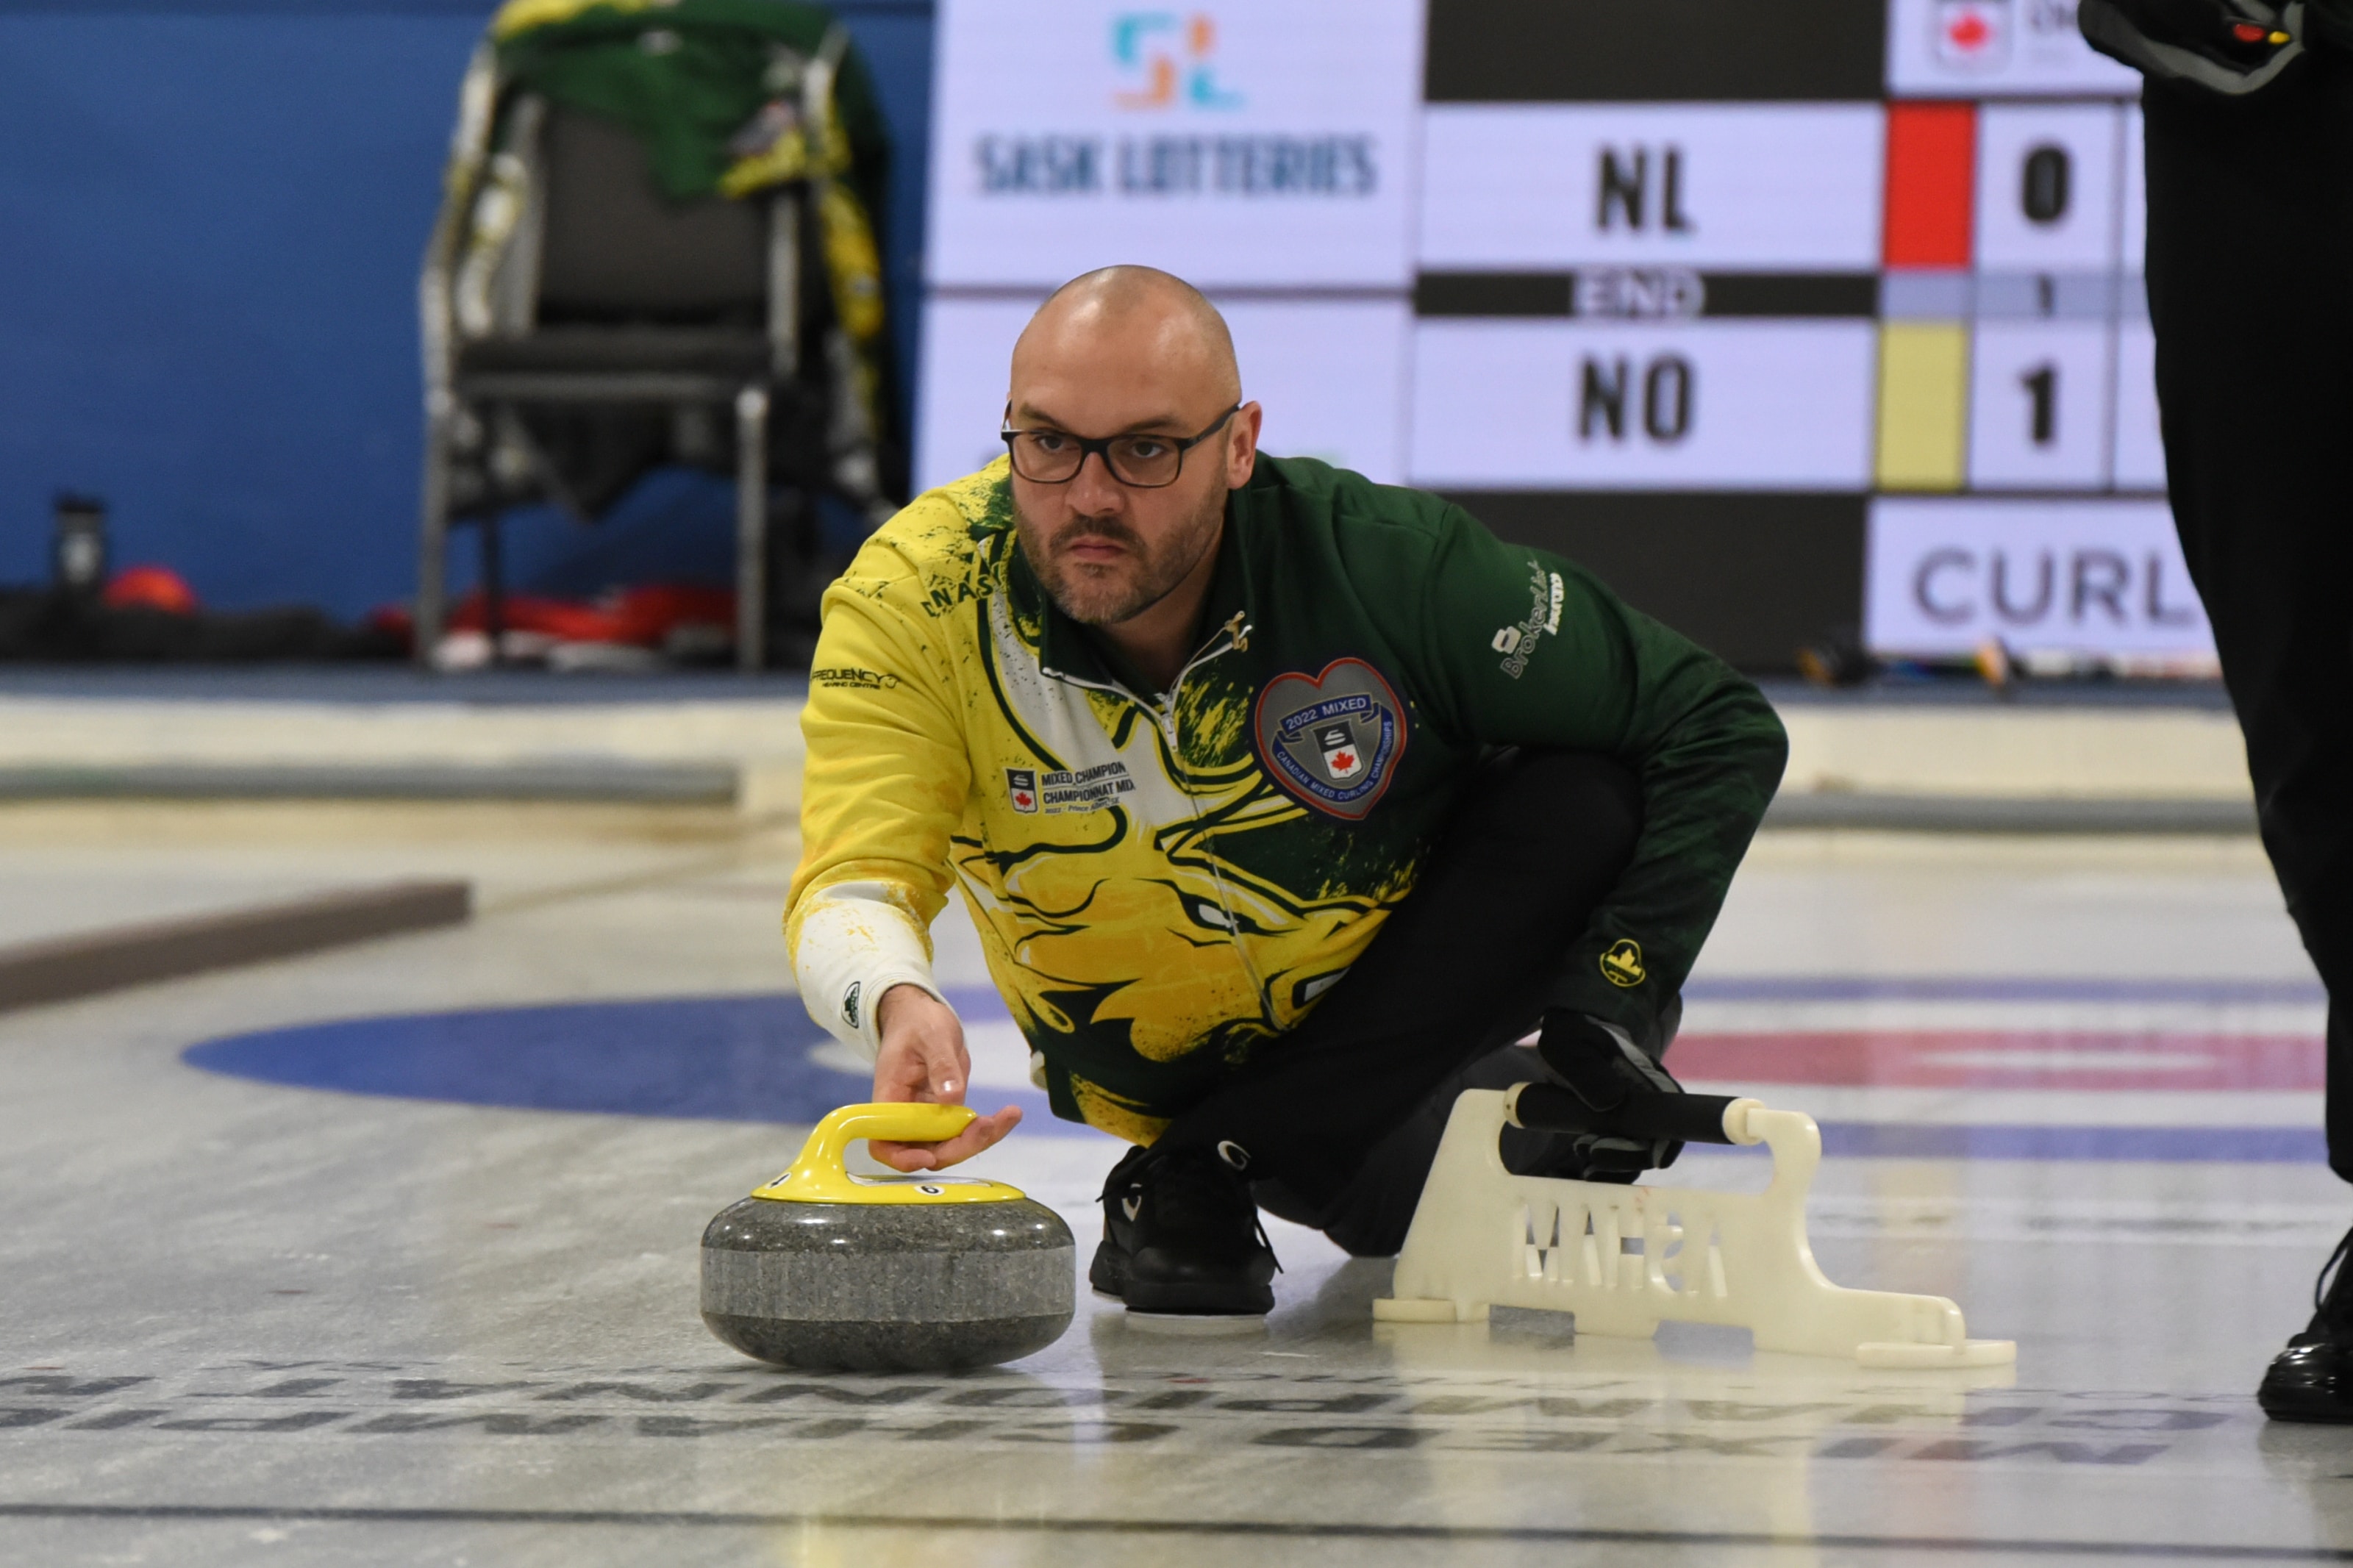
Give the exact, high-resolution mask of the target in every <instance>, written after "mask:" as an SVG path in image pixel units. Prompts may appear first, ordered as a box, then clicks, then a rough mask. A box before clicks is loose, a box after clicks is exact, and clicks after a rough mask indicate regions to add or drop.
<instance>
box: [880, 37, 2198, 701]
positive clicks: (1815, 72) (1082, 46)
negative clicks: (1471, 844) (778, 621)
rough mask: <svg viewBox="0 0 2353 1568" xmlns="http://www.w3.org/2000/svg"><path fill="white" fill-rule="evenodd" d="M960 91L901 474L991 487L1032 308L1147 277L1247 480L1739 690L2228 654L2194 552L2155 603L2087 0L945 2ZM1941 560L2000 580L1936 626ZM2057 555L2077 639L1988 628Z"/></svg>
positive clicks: (2117, 164)
mask: <svg viewBox="0 0 2353 1568" xmlns="http://www.w3.org/2000/svg"><path fill="white" fill-rule="evenodd" d="M939 60H940V68H939V71H938V76H937V101H936V104H935V114H934V137H935V143H934V148H933V157H932V190H931V216H930V224H931V228H930V235H929V239H928V251H927V254H928V258H929V260H928V270H927V281H928V289H929V295H928V300H927V306H926V312H925V321H924V340H923V378H922V392H921V406H920V409H919V414H918V419H919V424H918V443H919V446H918V472H919V477H920V478H921V479H923V480H924V481H925V482H936V481H938V480H940V479H946V478H950V477H953V476H955V475H956V474H960V473H964V472H967V471H969V470H970V469H972V468H975V467H977V466H978V465H979V464H981V463H982V462H984V461H987V459H988V458H992V457H993V456H995V455H996V453H997V450H998V447H997V442H996V439H995V432H996V429H997V418H998V415H999V411H1000V410H1001V408H1002V406H1003V403H1004V395H1005V368H1006V361H1007V357H1008V353H1009V352H1010V349H1011V345H1012V342H1013V338H1014V336H1015V334H1016V333H1018V331H1019V329H1020V326H1021V324H1022V322H1023V321H1026V320H1027V319H1028V316H1029V311H1030V310H1033V309H1034V308H1035V307H1036V304H1037V302H1038V301H1039V300H1041V299H1042V298H1043V297H1044V296H1045V294H1046V292H1047V291H1048V290H1049V289H1051V288H1052V287H1053V286H1054V285H1056V284H1058V283H1060V282H1061V281H1062V280H1063V279H1067V278H1069V277H1071V276H1073V275H1074V274H1076V273H1078V272H1081V271H1083V270H1085V269H1087V268H1091V267H1095V266H1100V265H1103V264H1105V263H1108V262H1113V261H1144V262H1148V263H1151V264H1153V265H1155V266H1160V267H1165V268H1167V269H1169V270H1170V271H1173V272H1176V273H1178V274H1180V275H1182V276H1185V277H1187V278H1189V279H1193V280H1194V281H1196V282H1198V283H1199V284H1200V285H1201V286H1202V287H1203V288H1205V289H1207V290H1208V292H1209V293H1210V294H1211V295H1212V296H1213V297H1214V298H1215V299H1217V300H1218V302H1219V305H1220V307H1221V308H1223V309H1224V310H1226V312H1227V314H1228V317H1229V320H1230V321H1231V322H1232V324H1233V327H1234V332H1235V338H1236V342H1237V347H1238V349H1239V351H1240V354H1241V359H1242V368H1243V376H1244V383H1245V390H1246V391H1247V392H1248V393H1249V394H1250V395H1251V396H1253V397H1256V398H1258V399H1259V400H1260V401H1261V402H1262V403H1263V404H1264V405H1266V408H1267V429H1266V442H1267V445H1268V447H1269V448H1270V449H1271V450H1274V451H1279V452H1292V453H1303V454H1307V455H1312V456H1316V457H1323V458H1329V459H1331V460H1333V461H1335V462H1340V463H1344V464H1345V465H1346V466H1349V467H1352V468H1358V469H1361V470H1363V471H1364V472H1366V473H1367V474H1370V475H1372V476H1373V477H1375V478H1377V479H1386V480H1396V481H1401V482H1406V483H1412V484H1418V485H1422V486H1426V487H1429V488H1431V489H1440V490H1442V491H1445V492H1446V493H1448V494H1450V495H1453V496H1456V497H1457V498H1458V499H1460V500H1462V501H1463V502H1464V504H1466V505H1467V506H1469V507H1470V508H1471V509H1472V510H1473V511H1474V512H1475V513H1477V514H1478V515H1479V516H1480V517H1482V519H1484V520H1485V521H1487V522H1488V523H1489V524H1490V525H1491V526H1493V527H1494V528H1496V529H1497V531H1499V532H1502V533H1504V534H1505V535H1506V536H1507V537H1512V538H1516V539H1521V540H1523V541H1525V542H1530V543H1537V544H1543V545H1546V546H1549V547H1552V548H1556V549H1560V550H1562V551H1564V552H1567V553H1568V554H1570V555H1572V556H1575V557H1577V558H1578V559H1580V560H1583V561H1584V562H1586V563H1588V564H1589V565H1591V566H1593V567H1594V568H1595V569H1596V570H1597V571H1599V573H1600V574H1602V575H1603V576H1604V577H1605V578H1606V579H1608V580H1609V581H1610V582H1611V583H1612V584H1615V585H1616V586H1618V587H1619V588H1620V591H1621V592H1623V593H1625V594H1626V595H1627V596H1628V597H1629V598H1630V599H1632V600H1633V601H1634V602H1635V603H1636V604H1638V605H1641V606H1642V607H1644V608H1646V609H1650V610H1651V611H1652V612H1653V613H1655V614H1658V615H1661V616H1663V617H1664V618H1666V619H1668V620H1669V621H1671V622H1673V623H1674V624H1676V625H1679V626H1683V627H1684V628H1685V629H1686V630H1688V631H1690V632H1692V633H1693V634H1694V636H1697V637H1700V638H1701V639H1702V640H1703V641H1705V642H1708V643H1709V644H1710V645H1711V646H1713V647H1716V648H1717V650H1718V651H1720V652H1722V653H1724V654H1725V655H1726V656H1727V657H1730V658H1734V659H1736V661H1738V662H1741V663H1743V664H1746V665H1748V666H1750V667H1752V668H1774V667H1786V666H1787V665H1788V662H1789V659H1790V656H1791V655H1792V653H1793V652H1794V650H1795V649H1796V648H1797V647H1799V646H1800V645H1801V644H1803V643H1806V642H1809V641H1811V640H1814V639H1816V638H1818V637H1821V636H1823V635H1825V634H1827V633H1830V632H1832V631H1835V630H1837V629H1839V628H1841V627H1855V626H1860V627H1862V629H1863V630H1864V631H1865V633H1866V635H1867V636H1868V637H1870V639H1871V640H1872V641H1873V643H1874V645H1875V646H1878V647H1882V648H1883V649H1885V650H1888V651H1903V652H1923V653H1934V652H1944V651H1948V650H1949V649H1951V648H1953V647H1956V646H1960V645H1959V644H1958V643H1957V639H1958V638H1961V637H1964V636H1972V637H1978V639H1979V640H1982V638H1983V637H2001V638H2002V639H2003V640H2005V641H2007V642H2009V643H2010V646H2012V647H2014V648H2016V649H2018V650H2019V651H2021V652H2027V651H2037V650H2039V649H2041V648H2042V647H2051V648H2053V649H2057V648H2064V649H2066V650H2068V651H2071V652H2073V653H2077V654H2091V655H2100V654H2104V653H2118V654H2127V653H2128V654H2131V655H2133V656H2134V657H2135V658H2140V659H2143V660H2146V659H2149V658H2158V659H2164V658H2175V659H2180V660H2189V661H2193V662H2194V661H2196V660H2198V659H2200V658H2207V657H2210V651H2211V644H2210V642H2209V640H2208V636H2207V633H2206V629H2205V625H2204V621H2203V618H2202V616H2199V615H2197V614H2195V613H2194V612H2195V604H2196V601H2195V598H2194V596H2191V595H2189V590H2188V585H2187V584H2186V582H2185V581H2181V580H2180V579H2179V577H2178V575H2177V576H2174V577H2170V578H2168V577H2167V575H2166V573H2167V572H2168V571H2178V556H2171V557H2168V558H2167V562H2168V563H2170V564H2167V563H2160V565H2159V566H2158V568H2157V569H2156V576H2157V579H2158V597H2157V598H2156V599H2155V600H2150V599H2149V598H2148V594H2147V583H2148V581H2149V580H2150V573H2149V571H2148V570H2147V563H2148V562H2149V561H2150V560H2151V559H2152V556H2151V553H2150V552H2152V551H2157V552H2158V553H2159V554H2162V553H2163V552H2164V549H2165V546H2164V545H2163V542H2162V540H2161V538H2160V535H2161V534H2162V528H2161V526H2160V525H2161V523H2162V521H2163V508H2162V503H2161V497H2162V492H2163V486H2164V469H2163V460H2162V456H2161V453H2160V451H2159V449H2158V439H2157V422H2156V400H2155V395H2154V391H2153V388H2152V385H2151V380H2150V366H2151V363H2152V354H2153V347H2152V341H2151V338H2150V334H2149V330H2148V323H2147V316H2146V309H2145V304H2144V300H2143V293H2142V289H2141V284H2140V279H2139V276H2138V274H2139V255H2140V246H2141V238H2140V237H2141V228H2140V211H2141V199H2142V198H2141V188H2140V169H2139V165H2140V127H2139V108H2138V103H2137V86H2138V84H2137V79H2135V78H2134V77H2133V75H2132V74H2131V73H2130V72H2128V71H2126V70H2125V69H2123V68H2121V67H2118V66H2116V65H2115V64H2113V63H2112V62H2110V61H2107V60H2105V59H2102V58H2099V57H2098V56H2096V55H2094V54H2093V53H2092V52H2091V51H2090V49H2089V48H2087V47H2085V46H2084V44H2083V42H2082V40H2081V39H2080V37H2077V35H2076V32H2075V26H2074V17H2073V6H2072V4H2071V3H2070V0H1775V3H1774V4H1772V5H1757V4H1756V3H1755V0H1683V4H1681V5H1678V6H1677V7H1676V8H1675V16H1674V26H1672V28H1662V27H1661V26H1659V25H1658V18H1657V16H1654V15H1653V14H1652V11H1651V8H1648V7H1607V6H1599V5H1564V4H1561V3H1560V0H1250V3H1249V4H1247V5H1245V4H1239V3H1237V4H1212V5H1195V6H1176V7H1169V8H1165V9H1153V8H1139V7H1136V6H1134V5H1120V4H1110V3H1104V0H1047V3H1044V4H1038V5H1022V6H1020V7H1018V13H1017V9H1016V8H1014V7H1011V6H1009V5H1008V4H1006V0H944V4H943V5H942V7H941V22H940V39H939ZM1931 500H1933V501H1934V503H1935V504H1933V505H1928V504H1926V503H1927V502H1928V501H1931ZM1939 551H1946V552H1951V551H1959V552H1974V553H1973V554H1972V559H1974V560H1977V561H1978V562H1979V563H1980V565H1979V566H1978V568H1976V570H1978V571H1979V572H1980V574H1983V573H1991V572H1994V571H1995V570H1996V569H1995V567H1994V566H1993V565H1992V564H1991V563H1993V562H1994V561H1995V560H1997V559H1999V560H2000V561H2001V562H2003V563H2009V562H2010V561H2011V560H2012V559H2013V556H2012V554H2011V553H2009V552H2014V551H2024V552H2026V553H2025V554H2022V555H2017V556H2016V559H2017V560H2018V561H2019V562H2021V563H2027V564H2023V565H2021V567H2020V568H2019V569H2018V570H2019V571H2021V572H2024V573H2025V575H2024V576H2019V575H2017V573H2014V572H2013V571H2012V569H2011V568H2010V566H2009V565H2008V564H2004V565H2003V566H2002V567H2001V568H2000V588H2001V592H2000V595H1994V594H1993V593H1992V590H1991V588H1990V586H1989V585H1982V584H1981V586H1983V589H1984V591H1982V592H1977V593H1976V596H1974V597H1971V598H1968V601H1967V602H1968V603H1969V604H1972V605H1978V606H1980V608H1981V609H1982V612H1983V613H1982V614H1981V615H1979V614H1977V613H1976V612H1973V613H1972V614H1973V616H1974V618H1971V619H1969V620H1968V621H1967V623H1966V625H1965V624H1964V622H1963V621H1960V620H1954V619H1949V618H1947V619H1939V618H1937V617H1938V616H1941V615H1946V614H1947V612H1949V611H1950V610H1951V608H1952V606H1953V605H1957V604H1958V603H1961V602H1962V601H1961V600H1960V599H1957V598H1953V597H1951V596H1949V595H1947V596H1943V597H1939V596H1938V595H1942V594H1944V591H1945V590H1946V589H1947V588H1954V587H1957V584H1958V582H1959V579H1958V577H1957V576H1956V575H1955V574H1954V572H1955V569H1954V568H1953V567H1952V566H1951V565H1950V564H1949V563H1950V562H1951V560H1952V559H1954V558H1953V557H1951V556H1950V555H1939V554H1937V553H1936V552H1939ZM2045 552H2051V559H2052V562H2053V563H2054V564H2053V566H2052V572H2053V573H2055V574H2059V576H2058V577H2056V578H2054V583H2055V584H2058V585H2055V586H2054V587H2053V589H2052V595H2053V597H2052V603H2053V604H2062V605H2065V604H2072V603H2073V597H2072V595H2073V589H2072V588H2068V587H2066V586H2065V582H2063V581H2062V579H2065V574H2066V573H2067V572H2070V571H2073V570H2074V568H2073V566H2068V565H2066V564H2064V563H2069V562H2080V563H2088V564H2085V565H2084V567H2083V570H2084V572H2086V573H2088V574H2090V575H2088V576H2086V577H2085V578H2084V589H2083V593H2084V606H2085V607H2084V613H2083V614H2082V615H2081V616H2073V618H2072V619H2070V618H2067V616H2061V618H2060V619H2057V620H2053V619H2052V618H2050V616H2025V615H2023V614H2020V615H2010V614H2007V613H2006V612H2005V610H2004V609H2003V608H2002V606H2005V605H2006V606H2009V608H2010V610H2021V609H2022V608H2031V607H2032V606H2033V605H2034V604H2035V603H2037V602H2038V600H2037V595H2036V593H2035V592H2034V591H2033V588H2034V584H2038V583H2039V582H2040V568H2039V567H2035V566H2032V565H2031V563H2032V562H2036V561H2040V560H2041V559H2042V554H2043V553H2045ZM2111 557H2113V558H2114V559H2116V560H2120V561H2127V562H2131V563H2136V564H2135V567H2134V573H2135V576H2134V584H2135V585H2134V586H2132V587H2131V588H2130V589H2126V588H2125V587H2114V588H2110V587H2108V586H2105V585H2106V584H2108V581H2109V576H2110V575H2111V574H2110V572H2109V568H2108V566H2107V564H2106V563H2107V562H2108V561H2109V559H2110V558H2111ZM1932 558H1933V560H1934V561H1936V562H1940V563H1947V564H1944V565H1940V566H1938V567H1937V569H1936V571H1934V572H1932V573H1931V574H1930V575H1929V578H1928V579H1927V580H1928V581H1929V582H1930V583H1931V584H1932V586H1931V587H1930V589H1929V590H1928V593H1929V598H1928V599H1927V600H1926V601H1919V603H1915V601H1918V597H1919V596H1918V595H1916V594H1915V595H1913V598H1912V599H1909V600H1907V599H1903V598H1901V596H1900V595H1898V590H1897V588H1896V587H1894V586H1891V584H1899V583H1902V582H1909V581H1910V580H1911V579H1910V578H1908V577H1906V576H1905V572H1906V571H1907V570H1910V571H1913V572H1914V573H1915V575H1916V570H1917V568H1918V567H1919V566H1920V564H1921V563H1922V562H1924V561H1928V560H1931V559H1932ZM1905 562H1908V563H1910V565H1909V566H1908V567H1906V566H1905V565H1904V564H1903V563H1905ZM2066 581H2072V579H2066ZM2021 584H2024V586H2023V588H2021ZM2063 590H2064V591H2063ZM1905 592H1909V590H1905ZM2021 593H2022V594H2023V595H2024V596H2023V597H2021ZM1891 595H1898V596H1896V597H1891ZM2136 595H2137V596H2136ZM1920 603H1929V604H1933V605H1936V606H1941V608H1939V609H1938V610H1936V612H1935V613H1933V614H1932V613H1930V612H1929V611H1926V610H1922V609H1920V607H1919V604H1920ZM2112 603H2113V604H2115V605H2120V606H2128V605H2142V606H2143V608H2144V609H2146V607H2147V604H2149V603H2154V604H2156V605H2158V612H2157V613H2153V614H2139V615H2137V618H2133V619H2132V620H2131V621H2130V624H2129V625H2128V626H2126V625H2124V624H2122V623H2117V622H2116V621H2115V619H2114V617H2113V616H2109V615H2108V612H2107V610H2106V609H2105V606H2106V605H2110V604H2112ZM1907 605H1910V606H1911V607H1910V608H1907V607H1906V606H1907ZM2185 605H2187V606H2188V607H2189V611H2190V613H2189V615H2188V616H2186V617H2185V616H2184V615H2183V614H2181V613H2180V612H2181V611H2182V610H2183V608H2184V606H2185ZM2119 613H2121V612H2119ZM2042 638H2051V639H2055V640H2052V641H2050V642H2048V643H2044V642H2041V641H2038V640H2037V639H2042ZM1970 646H1973V645H1970Z"/></svg>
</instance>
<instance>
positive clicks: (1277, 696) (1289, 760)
mask: <svg viewBox="0 0 2353 1568" xmlns="http://www.w3.org/2000/svg"><path fill="white" fill-rule="evenodd" d="M1255 728H1256V731H1257V734H1258V751H1259V757H1260V760H1261V762H1263V763H1265V765H1266V770H1267V772H1268V773H1271V774H1272V775H1273V776H1274V779H1275V782H1276V783H1278V784H1281V785H1282V787H1283V788H1284V789H1286V790H1288V791H1290V792H1291V794H1292V795H1295V796H1297V797H1298V798H1299V799H1300V800H1303V801H1304V802H1305V803H1306V804H1308V805H1312V806H1314V807H1315V809H1317V810H1318V811H1322V812H1325V813H1327V814H1329V815H1331V816H1337V817H1340V818H1343V819H1344V820H1346V821H1349V822H1356V821H1359V820H1361V819H1362V818H1363V817H1364V816H1365V815H1366V813H1367V812H1369V811H1371V810H1372V809H1373V806H1374V805H1376V804H1377V802H1378V801H1379V800H1380V798H1381V796H1382V795H1383V794H1384V793H1386V792H1387V791H1388V787H1389V780H1390V778H1391V777H1393V776H1394V775H1395V774H1396V772H1397V763H1398V758H1399V757H1400V756H1402V755H1404V753H1405V742H1406V722H1405V705H1404V704H1403V703H1401V702H1399V701H1398V697H1397V693H1396V692H1395V691H1393V690H1391V689H1390V688H1389V683H1388V681H1387V680H1386V679H1383V678H1382V676H1381V672H1380V671H1379V670H1377V669H1375V668H1373V667H1372V666H1371V665H1369V664H1366V662H1365V661H1364V660H1363V659H1361V658H1339V659H1334V660H1333V661H1332V662H1331V663H1330V664H1327V665H1325V666H1324V670H1323V673H1322V674H1320V675H1316V676H1313V677H1310V676H1305V675H1301V674H1298V673H1295V672H1294V673H1291V674H1285V675H1278V676H1276V677H1275V678H1274V679H1272V680H1270V681H1268V682H1267V683H1266V688H1265V689H1263V690H1262V691H1261V692H1260V693H1259V697H1258V716H1257V720H1256V725H1255Z"/></svg>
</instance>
